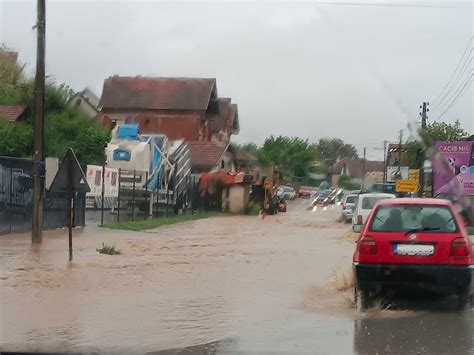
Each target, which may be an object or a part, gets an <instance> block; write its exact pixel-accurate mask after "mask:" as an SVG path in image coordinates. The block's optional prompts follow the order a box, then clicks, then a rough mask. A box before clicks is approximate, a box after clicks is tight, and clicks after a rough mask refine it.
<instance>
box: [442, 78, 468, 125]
mask: <svg viewBox="0 0 474 355" xmlns="http://www.w3.org/2000/svg"><path fill="white" fill-rule="evenodd" d="M471 84H472V77H471V80H468V81H466V84H465V85H464V86H463V88H462V89H461V92H459V94H458V95H457V96H456V97H455V98H454V100H453V101H451V104H450V105H449V106H448V107H447V108H446V110H444V111H443V113H442V114H441V115H439V117H438V120H439V119H441V117H443V116H444V114H445V113H446V112H448V111H449V109H450V108H451V107H452V106H453V105H454V104H455V103H456V101H457V99H458V98H460V97H461V96H462V95H464V93H465V92H466V91H467V89H468V88H469V86H471Z"/></svg>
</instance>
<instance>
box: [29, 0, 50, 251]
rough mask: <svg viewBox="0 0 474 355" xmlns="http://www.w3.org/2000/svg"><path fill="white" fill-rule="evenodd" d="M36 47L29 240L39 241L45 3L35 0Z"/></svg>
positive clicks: (41, 211) (41, 201) (41, 237)
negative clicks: (30, 227) (31, 205)
mask: <svg viewBox="0 0 474 355" xmlns="http://www.w3.org/2000/svg"><path fill="white" fill-rule="evenodd" d="M36 33H37V49H36V78H35V110H34V111H35V124H34V154H33V216H32V229H31V242H32V243H41V241H42V239H43V235H42V232H43V202H44V201H43V183H42V174H43V170H44V169H43V137H44V128H43V126H44V77H45V73H44V71H45V41H46V3H45V0H37V20H36Z"/></svg>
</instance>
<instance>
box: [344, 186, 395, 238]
mask: <svg viewBox="0 0 474 355" xmlns="http://www.w3.org/2000/svg"><path fill="white" fill-rule="evenodd" d="M393 198H395V195H392V194H384V193H370V194H361V195H359V198H358V199H357V201H356V204H355V206H354V213H353V215H352V230H353V231H354V232H357V233H358V232H360V231H361V229H362V226H363V225H364V223H365V221H366V219H367V216H368V215H369V213H370V211H371V210H372V207H374V205H375V204H376V203H377V202H379V201H381V200H386V199H393Z"/></svg>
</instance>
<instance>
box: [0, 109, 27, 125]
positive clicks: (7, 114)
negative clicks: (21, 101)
mask: <svg viewBox="0 0 474 355" xmlns="http://www.w3.org/2000/svg"><path fill="white" fill-rule="evenodd" d="M27 111H28V110H27V107H26V105H0V119H4V120H8V121H10V122H18V121H21V120H24V119H26V116H27Z"/></svg>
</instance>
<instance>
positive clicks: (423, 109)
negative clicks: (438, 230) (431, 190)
mask: <svg viewBox="0 0 474 355" xmlns="http://www.w3.org/2000/svg"><path fill="white" fill-rule="evenodd" d="M429 105H430V103H429V102H423V105H421V106H420V109H421V112H420V115H421V134H420V135H421V140H422V144H424V142H423V139H424V134H425V132H426V121H427V120H428V116H427V113H428V111H429V110H430V109H429V108H428V106H429ZM419 154H420V165H419V169H420V174H419V176H420V177H419V179H420V180H419V183H420V191H419V193H418V195H419V196H420V197H421V196H423V193H424V192H425V172H424V170H423V169H424V164H425V152H424V147H422V148H421V151H420V152H419Z"/></svg>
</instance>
